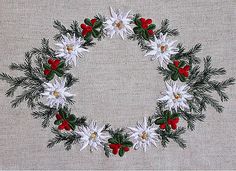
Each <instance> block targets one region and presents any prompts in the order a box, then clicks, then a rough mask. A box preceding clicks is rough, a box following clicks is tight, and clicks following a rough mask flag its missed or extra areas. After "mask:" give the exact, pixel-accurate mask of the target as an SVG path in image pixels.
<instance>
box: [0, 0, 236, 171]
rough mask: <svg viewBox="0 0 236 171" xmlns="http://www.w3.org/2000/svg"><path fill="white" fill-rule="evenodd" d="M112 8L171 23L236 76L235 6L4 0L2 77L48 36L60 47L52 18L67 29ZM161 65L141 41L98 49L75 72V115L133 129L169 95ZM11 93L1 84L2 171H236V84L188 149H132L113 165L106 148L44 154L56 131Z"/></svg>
mask: <svg viewBox="0 0 236 171" xmlns="http://www.w3.org/2000/svg"><path fill="white" fill-rule="evenodd" d="M109 6H112V7H113V8H120V9H122V10H129V9H132V11H133V12H134V13H141V14H142V15H143V16H144V17H149V18H152V19H153V20H154V22H155V23H157V27H158V26H160V22H161V20H162V19H165V18H168V19H169V20H170V23H171V27H173V28H178V29H179V31H180V36H178V37H177V40H178V42H182V43H184V45H185V46H186V47H187V48H190V47H191V46H193V45H194V44H196V43H198V42H201V43H202V45H203V50H202V51H201V53H199V57H201V58H203V57H205V56H207V55H211V56H213V60H214V61H213V64H214V65H215V66H218V67H221V66H224V67H226V69H227V71H228V73H227V76H232V75H234V76H235V74H236V67H235V62H236V61H235V50H236V45H235V44H236V33H235V30H236V27H235V26H236V20H235V19H236V18H235V17H236V15H235V11H236V1H235V0H176V1H171V0H162V1H161V0H120V1H118V0H116V1H111V0H99V1H98V0H97V1H95V0H94V1H92V0H86V1H79V0H78V1H75V0H61V1H56V0H35V1H33V0H32V1H27V0H15V1H13V0H12V1H11V0H9V1H7V0H0V49H1V53H0V71H1V72H8V73H11V74H15V75H19V73H16V72H12V71H9V69H8V65H9V64H10V63H11V62H23V60H24V52H26V51H27V50H29V49H31V48H32V47H39V46H40V39H41V38H43V37H45V38H49V39H50V41H51V42H50V44H51V45H52V46H54V45H53V43H54V42H53V38H52V37H53V35H54V34H56V33H57V31H56V30H55V29H54V28H53V27H52V23H53V20H55V19H58V20H60V21H62V22H63V23H64V24H66V25H67V26H69V25H70V23H71V22H72V21H73V20H79V21H80V23H81V21H82V20H83V19H84V18H85V17H92V16H94V15H95V14H97V13H101V14H104V15H106V16H107V15H109ZM157 66H158V63H157V62H153V61H150V60H149V59H148V58H147V57H144V53H143V52H141V50H140V48H139V47H138V46H137V42H133V41H128V40H125V41H122V40H121V39H120V38H117V37H116V38H114V39H106V40H104V41H102V42H99V43H97V45H96V46H95V47H94V48H90V52H89V53H88V54H87V55H86V57H85V58H82V59H80V64H79V66H78V67H77V68H75V69H73V73H74V74H75V76H78V77H79V79H80V81H79V83H77V84H76V86H74V87H73V88H72V92H73V93H75V94H76V97H75V100H76V103H75V105H74V106H73V107H72V110H73V112H74V113H76V114H80V115H86V116H87V117H88V118H89V119H96V120H97V121H98V122H99V123H101V124H103V123H107V122H110V123H111V124H112V125H113V127H115V128H117V127H125V126H134V125H135V123H136V121H139V120H142V118H143V116H148V115H150V114H152V113H153V112H154V109H155V103H156V99H157V97H160V92H161V91H162V90H163V89H164V83H163V81H162V77H161V76H160V75H159V74H158V72H157V71H156V67H157ZM221 79H223V78H222V77H221V78H219V80H221ZM7 88H8V84H6V83H5V82H0V99H1V100H0V110H1V117H0V125H1V126H0V169H57V170H58V169H109V170H111V169H236V134H235V132H236V125H235V122H236V114H235V113H236V109H235V108H234V107H235V106H234V105H235V102H236V93H235V92H236V88H235V86H233V87H230V88H229V89H228V90H227V92H228V93H229V96H230V99H231V100H230V101H229V102H226V103H224V106H225V110H224V112H223V113H222V114H218V113H216V112H215V111H214V110H213V109H212V108H209V109H208V111H207V118H206V120H205V122H204V123H198V124H197V125H196V130H195V131H193V132H190V131H188V132H187V133H186V134H185V135H184V138H185V139H186V140H187V145H188V147H187V148H186V149H185V150H182V149H181V148H179V147H178V146H177V144H175V143H173V142H171V143H170V144H169V145H168V148H165V149H163V148H162V147H161V145H160V144H159V146H158V148H157V149H155V148H153V147H152V148H149V149H148V151H147V152H146V153H144V152H143V151H141V150H139V151H132V152H129V153H127V155H126V156H125V157H123V158H119V157H112V158H109V159H108V158H106V157H105V155H104V154H103V151H102V150H100V151H98V152H97V151H96V152H94V153H92V154H91V153H90V152H89V150H88V149H86V150H83V151H82V152H80V151H79V149H80V147H79V146H78V145H77V146H74V147H73V148H72V150H71V151H69V152H67V151H65V150H64V148H63V145H62V144H60V145H57V146H55V147H54V148H52V149H48V148H46V145H47V141H48V139H49V138H52V137H53V134H52V133H51V132H50V129H49V128H48V129H43V128H41V122H40V120H35V119H33V118H32V116H31V115H30V113H31V112H30V110H29V109H28V108H27V107H26V105H20V106H19V107H18V108H16V109H12V108H11V106H10V103H9V102H10V100H11V99H10V98H6V97H5V96H4V93H5V90H6V89H7Z"/></svg>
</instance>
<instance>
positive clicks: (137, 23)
mask: <svg viewBox="0 0 236 171" xmlns="http://www.w3.org/2000/svg"><path fill="white" fill-rule="evenodd" d="M134 22H135V24H136V25H137V26H139V27H141V25H142V23H141V21H140V19H137V18H136V20H135V21H134Z"/></svg>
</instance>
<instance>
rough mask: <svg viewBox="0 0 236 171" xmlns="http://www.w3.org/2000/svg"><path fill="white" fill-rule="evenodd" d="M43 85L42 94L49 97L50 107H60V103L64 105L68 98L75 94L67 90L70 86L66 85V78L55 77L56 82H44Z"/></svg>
mask: <svg viewBox="0 0 236 171" xmlns="http://www.w3.org/2000/svg"><path fill="white" fill-rule="evenodd" d="M43 87H44V92H43V93H41V95H43V96H46V97H47V104H48V105H49V106H50V107H56V108H59V106H60V105H62V107H63V106H64V105H65V103H66V98H67V97H72V96H74V95H73V94H70V93H68V92H67V90H68V89H69V88H68V87H65V79H64V80H60V81H58V80H57V79H55V82H54V83H44V84H43Z"/></svg>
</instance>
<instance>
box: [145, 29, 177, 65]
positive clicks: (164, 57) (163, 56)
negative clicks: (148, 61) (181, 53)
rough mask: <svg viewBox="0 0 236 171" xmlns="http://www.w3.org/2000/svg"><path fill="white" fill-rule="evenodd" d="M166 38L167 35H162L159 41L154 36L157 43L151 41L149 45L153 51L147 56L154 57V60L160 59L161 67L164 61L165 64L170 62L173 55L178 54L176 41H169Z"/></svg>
mask: <svg viewBox="0 0 236 171" xmlns="http://www.w3.org/2000/svg"><path fill="white" fill-rule="evenodd" d="M166 36H167V33H166V34H165V35H163V34H162V33H160V36H159V39H157V38H156V36H154V39H155V41H151V40H150V44H149V45H148V46H149V47H150V48H151V49H152V50H150V51H149V52H147V53H146V54H145V56H152V60H155V59H158V60H159V63H160V65H161V66H162V64H163V61H164V62H165V63H167V62H169V61H170V59H169V58H170V56H171V55H172V54H176V53H178V48H175V47H174V46H173V44H174V43H175V42H176V41H169V40H167V39H166Z"/></svg>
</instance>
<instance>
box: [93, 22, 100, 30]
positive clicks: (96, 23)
mask: <svg viewBox="0 0 236 171" xmlns="http://www.w3.org/2000/svg"><path fill="white" fill-rule="evenodd" d="M101 26H102V22H101V21H97V22H95V23H94V25H93V28H94V29H96V28H99V27H101Z"/></svg>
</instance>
